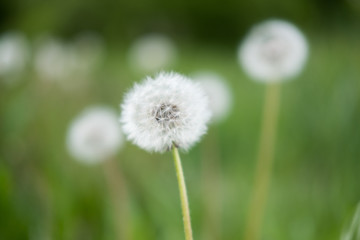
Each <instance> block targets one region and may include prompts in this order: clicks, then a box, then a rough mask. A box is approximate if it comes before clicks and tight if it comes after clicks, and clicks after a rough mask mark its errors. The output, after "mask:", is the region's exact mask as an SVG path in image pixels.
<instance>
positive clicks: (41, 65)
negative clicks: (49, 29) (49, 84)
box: [34, 38, 76, 83]
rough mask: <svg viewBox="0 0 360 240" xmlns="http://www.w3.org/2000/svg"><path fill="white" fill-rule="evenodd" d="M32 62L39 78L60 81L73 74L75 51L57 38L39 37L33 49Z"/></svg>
mask: <svg viewBox="0 0 360 240" xmlns="http://www.w3.org/2000/svg"><path fill="white" fill-rule="evenodd" d="M34 64H35V66H34V67H35V71H36V72H37V74H38V76H39V77H40V78H41V79H44V80H48V81H54V82H59V83H61V82H63V81H64V80H65V79H69V78H70V77H71V76H72V75H73V69H74V65H75V64H76V57H75V51H74V49H72V48H70V47H69V46H67V45H66V44H65V43H63V42H62V41H60V40H58V39H55V38H45V39H41V40H40V41H39V44H38V47H37V48H36V51H35V61H34Z"/></svg>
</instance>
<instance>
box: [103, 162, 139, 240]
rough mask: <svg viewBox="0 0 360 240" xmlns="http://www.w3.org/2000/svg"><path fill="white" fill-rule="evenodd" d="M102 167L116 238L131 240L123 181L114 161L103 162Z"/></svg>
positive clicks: (126, 197)
mask: <svg viewBox="0 0 360 240" xmlns="http://www.w3.org/2000/svg"><path fill="white" fill-rule="evenodd" d="M103 167H104V171H105V178H106V183H107V187H108V191H109V198H110V201H111V202H110V203H111V205H112V206H111V207H112V210H113V214H114V215H113V216H114V219H113V224H116V225H115V226H114V229H115V230H116V234H117V238H119V239H124V240H129V239H132V237H131V233H130V223H131V221H130V219H129V215H130V213H129V209H128V208H129V199H128V198H129V196H128V191H127V188H126V183H125V179H124V177H123V175H122V172H121V171H120V169H119V168H118V166H117V165H116V162H115V160H114V159H109V160H107V161H105V162H104V166H103Z"/></svg>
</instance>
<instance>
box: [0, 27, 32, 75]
mask: <svg viewBox="0 0 360 240" xmlns="http://www.w3.org/2000/svg"><path fill="white" fill-rule="evenodd" d="M28 58H29V46H28V43H27V40H26V38H25V37H24V36H23V34H21V33H19V32H9V33H6V34H4V35H2V36H1V38H0V78H12V77H16V76H18V75H19V73H21V72H22V71H23V70H24V68H25V66H26V64H27V61H28Z"/></svg>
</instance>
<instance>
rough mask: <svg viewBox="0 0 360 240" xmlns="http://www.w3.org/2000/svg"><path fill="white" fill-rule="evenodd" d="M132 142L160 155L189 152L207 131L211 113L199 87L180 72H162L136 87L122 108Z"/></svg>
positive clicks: (123, 120)
mask: <svg viewBox="0 0 360 240" xmlns="http://www.w3.org/2000/svg"><path fill="white" fill-rule="evenodd" d="M121 108H122V114H121V118H120V121H121V123H122V124H123V131H124V133H125V134H126V135H127V137H128V139H129V140H131V141H132V142H133V143H135V144H136V145H138V146H139V147H141V148H143V149H145V150H148V151H156V152H164V151H166V150H170V149H171V147H172V145H173V144H174V145H175V146H177V147H179V148H182V149H185V150H187V149H189V148H190V147H191V146H192V145H193V144H194V143H195V142H197V141H198V140H199V139H200V137H201V136H202V135H203V134H205V132H206V130H207V126H206V124H207V122H208V121H209V119H210V116H211V112H210V110H209V106H208V98H207V96H206V95H205V93H204V92H203V90H202V88H201V87H200V85H199V84H197V83H195V82H192V81H191V80H190V79H188V78H187V77H185V76H183V75H180V74H178V73H164V72H162V73H159V74H158V75H157V76H156V77H155V78H151V77H147V78H146V79H145V80H144V81H143V82H142V83H141V84H135V86H134V88H133V89H131V90H130V91H129V92H128V93H127V94H126V96H125V100H124V103H123V104H122V105H121Z"/></svg>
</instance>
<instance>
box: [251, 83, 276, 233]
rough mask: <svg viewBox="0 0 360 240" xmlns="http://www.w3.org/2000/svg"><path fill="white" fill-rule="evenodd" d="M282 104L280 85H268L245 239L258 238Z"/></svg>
mask: <svg viewBox="0 0 360 240" xmlns="http://www.w3.org/2000/svg"><path fill="white" fill-rule="evenodd" d="M279 105H280V85H279V84H269V85H268V86H267V87H266V94H265V103H264V112H263V120H262V131H261V136H260V143H259V153H258V161H257V166H256V172H255V183H254V184H255V187H254V192H253V195H252V199H251V202H250V210H249V214H248V221H247V228H246V231H245V238H244V239H245V240H258V239H259V238H260V236H261V224H262V220H263V215H264V209H265V205H266V200H267V195H268V189H269V185H270V179H271V169H272V165H273V159H274V148H275V138H276V126H277V118H278V111H279Z"/></svg>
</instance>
